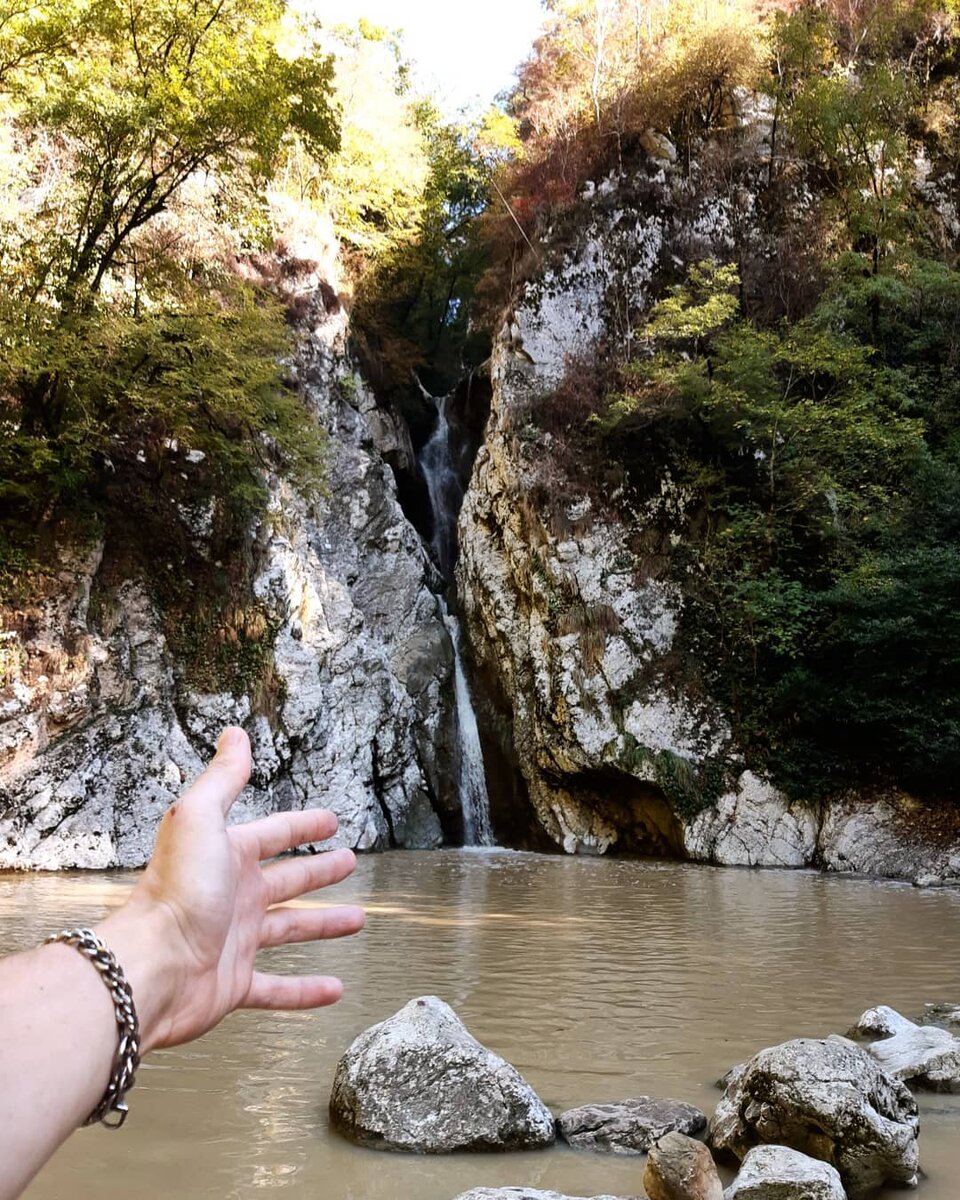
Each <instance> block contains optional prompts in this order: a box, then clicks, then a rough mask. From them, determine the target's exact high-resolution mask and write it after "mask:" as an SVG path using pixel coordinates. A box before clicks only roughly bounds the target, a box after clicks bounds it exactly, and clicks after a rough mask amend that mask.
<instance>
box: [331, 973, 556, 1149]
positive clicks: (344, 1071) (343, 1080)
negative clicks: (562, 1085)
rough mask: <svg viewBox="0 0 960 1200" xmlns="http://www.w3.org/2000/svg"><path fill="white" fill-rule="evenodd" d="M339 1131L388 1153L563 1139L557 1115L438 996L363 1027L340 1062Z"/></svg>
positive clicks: (335, 1106) (335, 1116) (334, 1105)
mask: <svg viewBox="0 0 960 1200" xmlns="http://www.w3.org/2000/svg"><path fill="white" fill-rule="evenodd" d="M330 1117H331V1120H332V1122H333V1125H334V1127H335V1128H337V1129H338V1130H339V1131H340V1132H341V1133H342V1134H343V1135H344V1136H345V1137H347V1138H349V1139H350V1140H351V1141H353V1142H358V1143H360V1144H361V1145H364V1146H373V1147H375V1148H377V1149H381V1150H409V1151H415V1152H419V1153H422V1154H443V1153H447V1152H448V1151H451V1150H527V1149H533V1148H535V1147H538V1146H547V1145H549V1144H550V1143H551V1142H552V1141H553V1140H554V1138H555V1136H556V1133H555V1126H554V1120H553V1116H552V1115H551V1113H550V1111H549V1109H548V1108H547V1107H546V1105H545V1104H544V1103H543V1102H542V1100H540V1098H539V1097H538V1096H537V1094H536V1092H535V1091H534V1090H533V1088H532V1087H530V1085H529V1084H528V1083H527V1082H526V1081H525V1080H524V1079H523V1078H522V1076H521V1075H520V1073H519V1072H518V1071H517V1070H516V1069H515V1068H514V1067H512V1066H510V1064H509V1063H508V1062H506V1061H505V1060H504V1059H502V1058H500V1056H499V1055H497V1054H494V1053H493V1051H491V1050H488V1049H487V1048H486V1047H485V1046H482V1045H481V1044H480V1043H479V1042H478V1041H477V1040H476V1038H474V1037H471V1035H470V1034H469V1033H468V1032H467V1030H466V1028H465V1027H464V1025H463V1024H462V1022H461V1021H460V1019H459V1017H458V1016H457V1014H456V1013H455V1012H454V1011H453V1009H452V1008H450V1006H449V1005H447V1004H444V1002H443V1001H442V1000H439V999H437V997H436V996H421V997H420V998H419V999H417V1000H411V1001H410V1003H409V1004H407V1005H405V1006H404V1007H403V1008H402V1009H400V1011H399V1012H398V1013H396V1014H395V1015H394V1016H392V1017H390V1018H389V1020H386V1021H381V1022H380V1024H379V1025H374V1026H372V1027H371V1028H370V1029H368V1030H366V1031H365V1032H364V1033H361V1034H360V1036H359V1037H358V1038H356V1039H355V1040H354V1042H353V1043H352V1044H351V1045H350V1046H349V1048H348V1049H347V1051H346V1053H345V1054H344V1056H343V1057H342V1058H341V1059H340V1062H339V1064H338V1066H337V1073H336V1076H335V1078H334V1081H333V1092H332V1094H331V1096H330Z"/></svg>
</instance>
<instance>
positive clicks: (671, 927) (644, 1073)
mask: <svg viewBox="0 0 960 1200" xmlns="http://www.w3.org/2000/svg"><path fill="white" fill-rule="evenodd" d="M131 880H132V876H130V875H124V874H110V875H78V874H64V875H60V876H56V875H44V876H40V875H33V876H18V875H2V876H0V918H2V920H0V930H2V933H0V939H2V941H3V943H4V947H3V948H4V949H10V948H13V947H14V946H26V945H30V944H32V943H34V942H36V941H38V940H39V939H40V938H41V937H42V936H43V935H44V934H45V933H47V932H48V931H50V930H53V929H58V928H61V927H62V926H63V925H65V924H72V923H75V922H77V921H85V922H90V921H94V920H96V919H97V918H98V917H99V916H100V915H101V914H102V913H103V912H104V911H105V910H106V909H107V908H108V907H109V906H110V905H111V904H116V903H118V902H119V901H120V900H121V899H122V897H123V894H124V892H125V890H126V889H127V888H128V887H129V885H130V882H131ZM333 899H334V895H333V893H320V894H318V895H317V896H316V897H314V898H313V900H312V901H311V902H313V903H329V902H332V901H333ZM336 900H337V901H338V902H339V901H359V902H360V903H364V904H366V905H367V906H368V909H369V913H370V916H369V920H368V926H367V929H366V931H365V932H364V933H363V934H361V935H360V936H359V937H358V938H355V939H353V940H351V941H345V942H338V943H327V944H324V945H318V946H308V947H303V946H298V947H293V948H290V949H287V950H282V951H273V952H271V953H270V954H269V955H264V958H265V959H269V961H270V965H271V966H272V967H273V968H274V969H276V970H303V971H322V972H327V971H330V972H334V973H338V974H341V975H342V976H343V978H344V980H345V981H346V984H347V993H346V996H345V997H344V999H343V1000H342V1001H341V1002H340V1004H338V1005H337V1006H336V1007H334V1008H332V1009H326V1010H321V1011H319V1012H316V1013H295V1014H270V1013H241V1014H238V1015H236V1016H234V1017H233V1018H231V1019H229V1020H228V1021H227V1022H225V1023H224V1024H223V1025H222V1026H221V1027H220V1028H219V1029H217V1030H215V1031H214V1032H213V1033H212V1034H210V1035H208V1036H207V1037H206V1038H204V1039H203V1040H202V1041H200V1042H197V1043H194V1044H193V1045H191V1046H185V1047H182V1048H179V1049H177V1050H169V1051H163V1052H161V1053H158V1054H155V1055H153V1056H152V1057H151V1058H150V1059H148V1060H147V1062H146V1063H145V1064H144V1066H143V1067H142V1068H141V1073H140V1076H139V1082H138V1085H137V1087H136V1089H135V1091H134V1092H133V1093H132V1097H131V1114H130V1117H129V1119H128V1121H127V1124H126V1126H125V1127H124V1129H123V1130H122V1131H121V1132H119V1133H111V1132H108V1131H106V1130H101V1129H88V1130H82V1131H80V1132H79V1133H78V1134H77V1135H76V1136H75V1137H74V1138H73V1139H72V1140H71V1141H70V1142H69V1143H68V1145H67V1146H66V1147H64V1149H63V1150H62V1151H61V1152H60V1154H59V1155H58V1156H57V1158H56V1159H55V1160H54V1161H53V1162H52V1163H51V1164H50V1165H49V1166H48V1167H47V1168H46V1170H45V1171H44V1172H43V1173H42V1174H41V1176H40V1177H39V1178H38V1180H37V1181H36V1182H35V1183H34V1184H33V1186H32V1187H31V1188H30V1189H29V1191H28V1193H27V1196H28V1197H29V1200H75V1198H77V1197H87V1196H90V1197H93V1196H96V1197H98V1200H121V1198H123V1200H129V1198H130V1197H138V1198H139V1197H150V1198H151V1200H153V1198H158V1200H159V1198H163V1197H176V1198H177V1200H199V1198H200V1197H204V1198H209V1197H223V1198H225V1200H233V1198H235V1197H254V1196H260V1195H261V1193H263V1192H264V1191H267V1192H269V1191H270V1190H280V1189H282V1190H283V1191H284V1200H287V1197H289V1200H299V1198H303V1200H307V1198H308V1197H309V1198H310V1200H452V1198H453V1197H454V1196H456V1195H457V1194H458V1193H459V1192H461V1191H464V1190H466V1189H467V1188H469V1187H474V1186H478V1185H489V1186H493V1185H503V1184H526V1185H531V1186H533V1185H535V1186H538V1187H542V1188H554V1189H556V1190H558V1191H562V1192H567V1193H569V1194H572V1195H580V1196H591V1195H595V1194H597V1193H600V1192H610V1193H614V1194H617V1195H623V1196H639V1195H642V1188H641V1185H640V1180H641V1178H642V1175H643V1163H644V1160H643V1159H642V1158H639V1159H609V1158H605V1157H602V1156H594V1155H584V1154H575V1153H573V1152H572V1151H570V1150H566V1149H553V1150H547V1151H539V1152H528V1153H523V1154H511V1155H455V1156H450V1157H439V1158H420V1157H412V1156H403V1155H387V1154H383V1153H379V1152H377V1151H372V1150H361V1149H359V1148H356V1147H353V1146H350V1145H347V1144H346V1143H344V1142H343V1141H341V1140H340V1139H339V1138H337V1137H336V1136H335V1135H333V1134H332V1133H331V1131H330V1129H329V1126H328V1121H327V1113H326V1105H327V1098H328V1095H329V1090H330V1084H331V1081H332V1078H333V1073H334V1068H335V1066H336V1062H337V1059H338V1058H339V1056H340V1054H341V1053H342V1051H343V1049H344V1047H345V1046H346V1045H347V1044H348V1043H349V1041H350V1039H351V1038H352V1037H353V1036H354V1035H355V1034H356V1033H358V1032H359V1031H360V1030H361V1029H363V1028H365V1027H366V1026H367V1025H370V1024H372V1023H373V1022H374V1021H377V1020H380V1019H382V1018H384V1017H386V1016H389V1015H390V1014H391V1013H393V1012H394V1011H396V1009H397V1008H399V1007H400V1006H401V1005H402V1004H404V1003H405V1002H406V1001H407V1000H409V999H410V998H411V997H413V996H416V995H420V994H424V993H434V994H436V995H439V996H441V997H442V998H443V999H445V1000H447V1001H448V1002H449V1003H450V1004H452V1005H453V1006H454V1008H456V1010H457V1011H458V1013H460V1015H461V1017H462V1018H463V1019H464V1021H465V1022H466V1024H467V1025H468V1027H469V1028H470V1030H471V1032H473V1033H474V1034H475V1035H476V1036H477V1037H478V1038H480V1040H481V1041H483V1042H485V1043H486V1044H487V1045H489V1046H491V1047H492V1048H493V1049H495V1050H497V1051H498V1052H499V1053H501V1054H503V1055H504V1056H505V1057H506V1058H507V1059H509V1060H510V1061H511V1062H513V1063H514V1064H515V1065H516V1066H517V1067H518V1068H519V1069H520V1070H521V1072H523V1074H524V1075H525V1076H526V1077H527V1078H528V1079H529V1080H530V1082H531V1083H532V1084H533V1085H534V1086H535V1087H536V1089H537V1090H538V1091H539V1093H540V1095H541V1096H542V1097H543V1099H544V1100H545V1101H546V1102H547V1104H549V1105H550V1106H551V1107H552V1108H554V1109H555V1110H557V1111H559V1110H560V1109H562V1108H566V1107H569V1106H571V1105H574V1104H579V1103H585V1102H588V1101H601V1100H615V1099H619V1098H623V1097H627V1096H633V1095H638V1094H650V1095H654V1096H671V1097H675V1098H677V1099H681V1100H687V1101H690V1102H691V1103H693V1104H696V1105H698V1106H699V1107H700V1108H702V1109H704V1110H705V1111H707V1112H708V1113H709V1112H710V1111H712V1108H713V1106H714V1104H715V1103H716V1100H717V1098H718V1095H719V1093H718V1092H717V1091H716V1090H715V1089H714V1087H713V1081H714V1080H715V1079H717V1077H718V1076H719V1075H721V1074H722V1073H723V1072H724V1071H726V1070H727V1068H728V1067H730V1066H731V1065H732V1064H734V1063H736V1062H739V1061H741V1060H742V1059H744V1058H745V1057H747V1056H748V1055H750V1054H751V1053H753V1052H754V1051H756V1050H758V1049H760V1048H761V1047H763V1046H766V1045H771V1044H773V1043H775V1042H778V1041H782V1040H784V1039H786V1038H789V1037H797V1036H800V1035H810V1036H823V1035H825V1034H827V1033H831V1032H842V1031H844V1030H845V1029H847V1028H848V1027H849V1026H850V1024H851V1023H852V1022H853V1021H854V1020H855V1019H856V1017H857V1016H859V1014H860V1013H861V1012H862V1011H863V1010H864V1009H865V1008H868V1007H870V1006H872V1005H874V1004H879V1003H885V1004H891V1005H893V1006H894V1007H895V1008H898V1009H900V1010H901V1011H903V1012H905V1013H907V1014H911V1015H912V1014H915V1013H917V1012H919V1011H920V1010H921V1009H922V1006H923V1004H924V1003H925V1002H927V1001H937V1000H953V1001H960V892H953V891H918V890H916V889H914V888H911V887H909V886H906V885H900V884H887V883H871V882H865V881H862V880H848V879H840V878H836V877H830V876H822V875H817V874H814V873H810V872H785V871H784V872H781V871H759V872H753V871H740V870H732V869H715V868H710V867H698V866H691V865H680V864H661V863H651V862H625V861H607V860H602V859H570V858H559V857H558V858H550V857H543V856H539V855H520V854H511V853H507V852H486V851H484V852H458V851H442V852H438V853H432V854H429V853H422V854H421V853H412V852H399V853H391V854H385V855H380V856H371V857H366V858H363V859H362V860H361V862H360V865H359V867H358V869H357V873H356V875H355V876H354V877H353V878H352V879H351V880H349V881H348V882H347V883H345V884H342V885H341V886H340V887H339V888H337V889H336ZM920 1102H921V1122H922V1125H921V1128H922V1134H921V1161H922V1164H923V1166H924V1168H925V1170H926V1171H927V1173H928V1178H927V1179H926V1180H925V1181H924V1182H923V1184H922V1185H921V1193H920V1194H921V1196H922V1198H923V1200H956V1196H957V1194H958V1185H957V1180H958V1179H960V1097H949V1096H947V1097H944V1096H933V1097H929V1098H927V1099H924V1098H923V1097H921V1101H920ZM895 1195H896V1196H900V1197H901V1198H902V1196H903V1193H902V1192H900V1193H891V1197H893V1196H895Z"/></svg>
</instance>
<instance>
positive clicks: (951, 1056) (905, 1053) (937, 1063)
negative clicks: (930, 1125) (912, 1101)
mask: <svg viewBox="0 0 960 1200" xmlns="http://www.w3.org/2000/svg"><path fill="white" fill-rule="evenodd" d="M850 1036H851V1037H854V1038H857V1039H858V1040H859V1039H869V1040H868V1042H867V1044H866V1046H865V1047H864V1048H865V1049H866V1051H867V1053H868V1054H872V1055H873V1057H874V1058H875V1059H876V1060H877V1062H878V1063H879V1064H880V1066H881V1067H883V1069H884V1070H885V1071H886V1072H887V1073H888V1074H889V1075H894V1076H896V1078H897V1079H902V1080H903V1081H904V1082H905V1083H907V1084H909V1085H910V1087H912V1088H923V1089H926V1090H928V1091H933V1092H960V1038H957V1037H954V1035H953V1034H952V1033H949V1032H948V1031H947V1030H946V1029H939V1028H937V1026H935V1025H915V1024H914V1023H913V1021H909V1020H908V1019H907V1018H906V1017H903V1016H901V1015H900V1013H898V1012H897V1011H896V1010H895V1009H892V1008H888V1007H887V1006H886V1005H885V1004H881V1005H878V1006H877V1007H876V1008H870V1009H867V1011H866V1012H865V1013H864V1014H863V1016H862V1017H861V1018H860V1020H859V1021H858V1022H857V1023H856V1025H855V1026H854V1027H853V1029H852V1030H851V1031H850Z"/></svg>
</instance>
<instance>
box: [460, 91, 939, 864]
mask: <svg viewBox="0 0 960 1200" xmlns="http://www.w3.org/2000/svg"><path fill="white" fill-rule="evenodd" d="M725 119H726V120H729V122H730V123H731V124H736V125H739V130H738V137H739V138H740V139H741V144H742V145H743V147H745V148H747V147H751V148H752V149H753V150H755V151H756V154H755V155H751V161H753V162H754V163H755V164H756V167H757V169H761V168H760V164H761V163H762V161H763V158H764V155H769V153H770V145H769V141H770V136H771V134H770V130H771V123H772V121H773V113H772V110H771V109H770V106H769V103H768V98H766V97H760V96H756V95H752V94H750V93H748V92H747V91H746V90H741V91H740V92H738V93H737V95H736V96H735V97H733V99H732V102H731V106H730V111H729V112H728V113H726V114H725ZM642 144H643V146H644V147H645V148H646V151H647V155H648V156H649V157H647V158H646V160H645V161H644V162H643V163H642V164H641V165H639V166H637V167H636V168H635V169H634V170H633V171H631V172H627V171H625V172H624V173H623V174H622V175H619V176H614V175H611V176H609V177H607V178H606V179H602V180H599V181H589V182H588V183H587V184H586V186H585V188H584V189H583V191H582V192H581V195H580V199H579V201H578V207H577V208H576V209H575V211H573V212H572V213H570V214H568V215H567V216H566V217H565V218H564V219H563V220H558V221H557V223H556V225H555V226H554V227H553V229H552V230H546V231H545V237H544V253H543V259H542V266H541V269H540V271H539V274H538V276H537V277H536V278H535V279H533V280H531V281H529V282H528V283H526V284H525V285H524V286H523V288H522V290H521V291H520V293H519V294H518V295H517V297H516V298H515V302H514V304H513V306H512V308H511V310H510V311H509V312H508V313H507V314H506V316H505V319H504V324H503V327H502V329H501V331H500V333H499V336H498V337H497V338H496V339H495V344H494V350H493V355H492V358H491V366H490V374H491V383H492V399H491V406H490V417H489V421H488V423H487V429H486V434H485V438H484V443H483V446H482V447H481V449H480V452H479V454H478V455H477V458H476V461H475V464H474V469H473V474H472V478H471V482H470V486H469V488H468V491H467V495H466V499H465V502H464V505H463V508H462V510H461V514H460V546H461V554H460V559H459V565H458V568H457V587H458V594H459V599H460V603H461V607H462V609H463V611H464V614H465V619H466V620H465V627H466V632H467V637H468V640H469V642H470V644H471V646H472V648H473V651H474V656H475V658H476V659H477V660H478V661H479V664H480V667H481V669H482V673H483V675H484V677H485V678H486V679H488V680H490V681H492V683H493V687H492V688H491V694H492V695H493V696H494V699H493V700H492V701H491V710H492V712H493V716H494V718H495V719H493V720H491V721H490V722H489V725H490V726H491V727H492V728H495V729H497V730H498V731H499V734H498V741H499V742H500V743H501V745H500V747H499V748H500V751H501V753H502V755H503V756H504V758H505V760H506V762H507V763H508V765H509V768H510V772H509V778H510V781H511V786H513V781H514V780H515V779H516V778H517V777H519V778H520V779H522V786H518V787H516V788H515V789H514V790H515V791H516V792H517V793H522V795H523V797H524V798H525V799H527V800H528V801H529V806H530V809H531V813H530V824H531V825H533V826H535V827H536V830H537V832H538V833H539V832H543V833H545V834H546V835H547V837H548V838H550V839H551V840H552V841H553V842H554V843H555V844H557V845H558V846H560V847H562V848H563V849H564V850H565V851H566V852H568V853H599V854H602V853H606V852H608V851H620V852H627V853H641V854H652V855H662V856H668V857H669V856H676V857H681V858H690V859H694V860H696V861H702V862H714V863H720V864H725V865H736V866H757V867H809V866H813V865H816V866H824V867H826V868H827V869H829V870H838V871H846V870H850V871H856V872H858V873H862V874H869V875H890V876H893V877H898V878H909V879H911V880H914V881H917V882H919V883H923V884H932V883H943V882H960V821H958V822H956V827H955V828H954V829H953V830H952V831H946V836H945V835H944V828H943V826H942V823H941V825H940V827H939V828H934V824H935V823H936V822H938V821H940V820H941V818H940V817H939V816H938V815H937V814H933V813H932V812H923V811H920V809H917V810H916V811H915V812H914V814H913V815H912V816H910V817H909V819H907V814H906V811H905V806H904V805H901V804H899V803H895V802H892V801H891V802H889V803H888V802H886V801H884V802H882V803H881V802H878V803H875V804H874V803H873V802H872V799H871V798H869V797H868V798H867V801H866V802H865V803H863V804H861V803H859V802H854V801H848V800H846V799H840V800H837V801H836V802H832V803H822V804H810V805H806V806H804V805H800V804H795V803H791V802H789V801H788V800H787V799H786V797H784V796H783V795H781V794H780V793H779V792H778V791H777V790H776V789H775V788H774V787H773V786H771V785H770V784H769V783H768V782H766V781H764V780H762V779H760V778H758V777H757V776H756V775H754V774H753V773H751V772H749V771H743V770H741V769H740V767H739V766H738V764H739V763H740V762H741V757H742V756H741V754H740V749H739V748H738V746H737V745H736V744H735V740H734V738H733V736H732V732H731V728H730V722H729V721H728V719H727V714H726V713H725V712H724V711H722V708H721V707H720V705H719V704H718V703H717V702H715V701H711V700H710V699H709V691H710V689H709V688H708V687H707V686H706V685H705V683H704V680H703V679H702V678H698V671H699V667H698V665H697V664H696V662H694V661H693V660H694V658H695V654H694V653H693V652H692V651H691V649H690V647H689V646H688V647H686V651H687V653H686V655H685V656H684V655H681V654H680V652H679V651H680V647H679V646H677V644H676V634H677V629H678V625H679V620H680V615H681V603H682V597H681V594H680V588H679V587H678V586H677V585H676V584H675V583H674V582H673V580H672V577H671V573H670V568H671V565H672V562H673V559H672V557H671V555H672V551H673V547H674V546H676V545H677V544H678V543H680V542H682V541H683V539H684V538H686V537H688V536H689V529H690V523H691V522H692V521H694V520H695V519H696V514H694V513H693V512H691V511H689V501H690V497H688V496H686V495H684V494H683V491H682V489H681V488H680V487H679V486H678V484H677V483H676V481H675V480H674V479H672V478H671V477H670V476H669V474H668V473H664V474H663V475H662V477H661V478H660V479H659V480H657V481H655V483H654V486H652V487H648V488H646V489H645V495H646V497H647V498H645V499H643V500H639V499H636V498H631V497H630V495H629V494H628V489H626V485H625V484H624V481H623V478H622V476H620V475H617V473H616V469H615V468H613V467H612V466H610V465H609V464H607V465H604V464H602V463H598V464H597V467H596V469H597V471H606V472H607V477H605V478H602V479H598V480H596V481H591V482H585V481H584V478H583V473H582V472H581V471H579V470H578V468H579V465H580V464H579V463H578V462H577V461H576V458H577V455H578V451H579V448H578V447H577V446H576V445H570V444H569V438H565V436H564V433H563V426H564V421H563V413H564V411H565V408H564V406H565V405H574V406H575V407H576V406H577V405H580V406H581V407H582V406H583V405H590V404H592V403H594V402H595V396H594V393H595V390H596V381H597V375H598V372H599V366H598V364H599V363H600V360H601V359H602V357H603V356H604V355H605V354H608V353H609V352H610V350H611V348H613V347H622V346H623V345H624V343H625V342H629V340H630V338H631V337H632V336H633V330H634V329H635V328H636V325H635V316H636V314H639V313H643V312H644V311H645V310H647V309H649V307H650V304H651V303H652V302H653V301H654V300H655V299H656V298H658V296H659V295H661V294H662V284H663V281H664V280H665V279H674V278H676V276H677V272H678V270H680V271H682V270H683V268H684V266H685V265H688V264H692V263H696V262H698V261H700V260H702V259H705V258H716V259H718V260H720V261H727V260H728V259H729V258H730V252H731V250H732V249H733V248H734V247H735V246H736V244H737V239H738V238H744V237H746V238H747V240H748V241H749V243H750V245H751V246H752V247H754V248H756V247H760V246H764V245H765V244H767V243H766V242H765V239H767V238H768V237H769V231H767V230H766V229H765V227H764V223H763V222H762V221H759V220H758V219H757V217H758V214H757V212H756V209H755V205H754V203H753V202H754V200H755V196H754V195H753V194H752V193H751V189H750V187H749V186H745V187H744V188H743V189H742V190H741V191H740V192H739V194H738V195H737V196H736V197H733V196H731V194H730V192H728V191H723V192H718V191H716V190H714V184H713V183H712V182H711V179H712V176H711V175H710V173H709V172H706V171H703V172H701V171H699V170H698V168H697V167H696V166H693V167H691V169H690V170H689V171H686V170H683V171H681V170H679V169H678V168H677V166H676V164H675V163H674V162H673V160H674V158H675V148H674V147H672V146H671V145H670V143H669V142H668V141H667V140H666V139H665V138H664V137H663V136H662V135H661V134H658V133H657V132H656V131H655V130H652V129H651V130H647V131H645V133H644V134H643V137H642ZM708 154H709V147H704V156H705V160H706V156H708ZM796 199H797V205H798V207H802V206H803V205H804V204H809V203H811V202H812V193H805V194H804V195H803V196H801V195H799V194H798V196H797V198H796ZM765 257H767V258H769V259H771V260H773V259H775V258H776V257H777V251H776V249H775V248H774V247H772V246H770V247H769V253H767V254H766V255H765ZM557 410H559V415H558V416H554V415H553V414H554V413H555V412H556V411H557ZM577 411H579V409H578V410H577ZM554 426H555V427H556V429H557V430H559V432H552V431H551V430H552V429H553V428H554ZM652 469H654V468H652ZM505 786H506V785H505ZM718 793H719V794H718ZM891 806H892V807H893V808H895V809H896V810H897V811H896V814H894V815H896V816H897V818H898V819H897V820H890V819H888V818H889V817H890V816H891V813H892V808H891ZM701 810H702V811H701ZM901 818H903V819H902V820H901Z"/></svg>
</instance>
